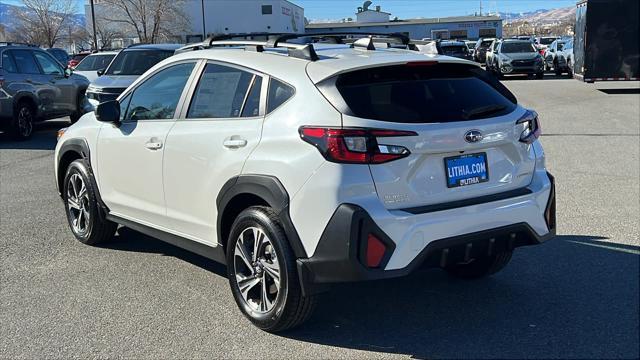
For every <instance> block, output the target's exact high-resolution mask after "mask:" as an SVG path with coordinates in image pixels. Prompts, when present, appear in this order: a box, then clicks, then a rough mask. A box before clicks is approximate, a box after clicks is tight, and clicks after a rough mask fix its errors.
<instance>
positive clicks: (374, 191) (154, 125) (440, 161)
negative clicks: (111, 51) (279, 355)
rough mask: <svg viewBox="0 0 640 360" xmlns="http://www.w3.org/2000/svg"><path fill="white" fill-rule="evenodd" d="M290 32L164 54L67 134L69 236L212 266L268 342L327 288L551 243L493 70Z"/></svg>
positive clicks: (527, 143) (453, 268) (527, 138)
mask: <svg viewBox="0 0 640 360" xmlns="http://www.w3.org/2000/svg"><path fill="white" fill-rule="evenodd" d="M292 38H293V36H288V37H284V38H280V39H276V40H273V39H271V40H269V41H265V42H259V41H246V40H244V41H212V42H211V43H209V44H206V45H205V46H200V48H208V47H210V48H209V49H203V50H197V51H185V52H183V53H180V54H177V55H174V56H172V57H170V58H168V59H166V60H164V61H162V62H160V63H159V64H157V65H156V66H154V67H153V68H151V69H150V70H149V71H147V72H146V73H145V74H144V75H142V76H141V77H140V78H139V79H137V80H136V81H135V82H134V83H133V84H132V85H131V86H129V87H128V88H127V89H126V90H125V91H124V92H123V93H122V94H121V95H120V96H119V97H118V99H117V100H116V101H108V102H105V103H102V104H100V105H99V106H98V107H97V109H96V111H95V113H89V114H86V115H85V116H83V117H82V118H81V119H80V121H79V122H78V123H76V124H74V125H73V126H71V127H70V128H68V129H67V130H66V131H65V132H64V134H63V135H62V136H61V137H60V138H59V141H58V145H57V147H56V154H55V159H56V160H55V161H56V163H55V169H56V171H55V173H56V181H57V186H58V189H59V191H60V193H61V196H62V198H63V200H64V203H65V208H66V212H67V217H68V221H69V226H70V228H71V231H72V232H73V234H74V235H75V237H76V238H77V239H78V240H80V241H81V242H83V243H85V244H97V243H100V242H103V241H107V240H109V239H111V238H112V237H113V236H114V232H115V230H116V226H117V224H120V225H124V226H127V227H130V228H132V229H135V230H138V231H140V232H142V233H145V234H149V235H151V236H155V237H157V238H159V239H161V240H163V241H167V242H169V243H172V244H175V245H177V246H181V247H184V248H186V249H188V250H191V251H193V252H196V253H198V254H201V255H203V256H207V257H209V258H212V259H214V260H217V261H219V262H222V263H226V264H227V267H228V275H229V282H230V285H231V290H232V293H233V295H234V298H235V300H236V302H237V303H238V305H239V307H240V309H241V310H242V312H243V313H244V314H245V315H246V316H247V317H248V318H249V319H250V320H251V321H252V322H253V323H254V324H255V325H257V326H258V327H260V328H262V329H265V330H268V331H280V330H284V329H287V328H290V327H293V326H295V325H298V324H300V323H301V322H303V321H304V320H305V319H307V318H308V317H309V316H310V314H311V310H312V308H313V306H314V303H315V299H316V295H317V294H318V293H319V292H321V291H323V290H324V289H325V288H326V287H327V285H328V284H332V283H337V282H347V281H360V280H371V279H382V278H390V277H397V276H403V275H406V274H408V273H410V272H412V271H413V270H415V269H417V268H419V267H421V266H426V267H440V268H443V269H445V270H447V271H448V272H449V273H451V274H453V275H455V276H458V277H462V278H477V277H481V276H485V275H489V274H492V273H495V272H497V271H499V270H500V269H501V268H502V267H504V266H505V265H506V264H507V262H508V261H509V259H510V258H511V254H512V251H513V250H514V249H515V248H516V247H520V246H524V245H531V244H538V243H541V242H543V241H545V240H547V239H549V238H551V237H552V236H553V235H554V234H555V195H554V183H553V177H552V176H551V175H549V174H548V173H547V170H546V168H545V157H544V152H543V150H542V146H541V145H540V142H539V141H538V137H539V135H540V126H539V123H538V117H537V115H536V113H535V112H532V111H530V110H527V109H524V108H523V107H521V106H520V105H518V104H517V102H516V99H515V97H514V96H513V95H512V94H511V93H510V92H509V91H508V90H507V89H506V88H505V87H504V86H503V85H501V84H500V83H499V82H498V81H497V80H496V79H495V78H494V77H493V76H492V75H491V74H489V73H487V72H486V71H485V70H483V69H481V68H480V67H479V66H478V65H477V64H475V63H473V62H470V61H466V60H462V59H456V58H451V57H446V56H439V55H425V54H423V53H420V52H417V51H412V50H405V49H397V48H392V47H388V46H386V44H384V45H383V44H378V43H375V40H374V39H372V38H369V39H367V38H365V39H363V40H358V41H356V42H354V43H353V45H351V46H349V45H340V44H292V43H289V42H286V41H287V39H289V40H290V41H293V40H292ZM403 44H405V45H407V47H409V48H414V46H412V44H411V43H409V42H408V41H407V40H406V39H403ZM219 45H222V46H226V47H221V46H219ZM229 45H237V46H236V47H229ZM376 47H377V49H376ZM183 50H188V49H183Z"/></svg>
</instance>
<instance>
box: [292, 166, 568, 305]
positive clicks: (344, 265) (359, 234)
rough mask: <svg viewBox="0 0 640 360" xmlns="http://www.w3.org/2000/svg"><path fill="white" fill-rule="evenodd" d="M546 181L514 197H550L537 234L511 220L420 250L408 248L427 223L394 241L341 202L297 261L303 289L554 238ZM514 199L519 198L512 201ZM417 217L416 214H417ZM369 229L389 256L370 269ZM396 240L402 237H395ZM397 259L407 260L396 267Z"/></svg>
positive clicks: (389, 274)
mask: <svg viewBox="0 0 640 360" xmlns="http://www.w3.org/2000/svg"><path fill="white" fill-rule="evenodd" d="M547 185H548V186H546V187H545V188H544V191H538V192H537V194H536V193H532V194H530V195H523V196H517V197H514V198H512V199H510V200H511V202H512V203H525V202H526V200H525V198H526V197H527V196H535V195H544V196H546V199H545V201H544V204H543V207H542V209H537V210H536V211H538V215H537V216H539V217H541V218H542V219H543V220H542V221H543V223H545V224H546V226H544V227H545V228H546V230H547V232H546V233H544V234H539V233H538V232H537V231H536V230H535V229H534V227H533V226H532V225H530V223H529V222H528V221H516V222H514V223H511V224H508V225H502V226H496V227H492V228H489V229H486V230H481V231H474V232H469V233H463V234H460V235H455V236H451V237H444V238H441V239H437V240H433V241H430V242H429V243H428V244H427V245H426V246H424V247H423V248H422V249H421V250H419V251H410V250H414V249H415V247H414V243H415V241H414V240H415V239H416V236H417V235H416V234H422V232H425V231H429V228H428V227H426V226H420V228H419V229H416V228H415V227H409V228H407V229H406V231H407V234H406V236H405V239H397V240H395V241H394V240H392V239H391V238H390V237H389V235H388V234H387V233H386V232H385V231H383V230H382V229H381V228H380V227H379V226H378V224H376V222H375V221H374V220H373V219H372V218H371V216H370V215H369V213H368V212H367V211H366V210H364V209H363V208H361V207H360V206H357V205H353V204H342V205H340V206H339V207H338V209H337V210H336V211H335V213H334V214H333V216H332V217H331V220H330V221H329V223H328V225H327V227H326V228H325V230H324V232H323V234H322V236H321V238H320V241H319V243H318V247H317V248H316V251H315V253H314V254H313V256H312V257H310V258H306V259H298V260H297V267H298V274H299V276H300V282H301V286H302V288H303V291H304V292H305V293H313V292H317V291H321V290H323V288H324V287H325V286H326V285H328V284H331V283H339V282H353V281H364V280H376V279H386V278H393V277H400V276H405V275H407V274H409V273H411V272H413V271H414V270H416V269H418V268H422V267H444V266H446V265H449V264H454V263H458V262H463V261H469V260H470V259H474V258H477V257H482V256H488V255H491V254H493V253H496V252H501V251H507V250H513V249H515V248H517V247H521V246H527V245H536V244H541V243H543V242H545V241H547V240H549V239H551V238H552V237H554V236H555V233H556V220H555V217H556V214H555V184H554V178H553V176H551V175H550V174H549V175H548V183H547ZM514 199H515V200H516V201H513V200H514ZM508 200H509V199H504V200H501V201H497V202H495V203H496V204H498V205H497V208H503V207H504V205H502V204H501V202H503V201H508ZM485 205H487V204H485ZM469 208H472V207H469ZM469 208H464V209H469ZM507 210H508V209H507ZM508 211H512V210H508ZM432 214H433V213H430V214H425V215H422V216H430V215H432ZM495 214H496V215H497V214H499V212H496V213H495ZM490 215H492V214H490ZM414 217H418V216H416V215H414ZM521 220H522V219H521ZM538 220H539V219H538ZM460 221H461V222H464V221H465V219H464V217H461V218H460ZM399 222H401V220H399ZM538 225H539V224H538ZM537 227H539V226H537ZM436 231H437V230H436ZM369 234H373V235H374V236H376V237H377V238H378V239H380V240H381V241H382V243H384V245H385V247H386V251H385V255H384V257H383V259H382V262H381V263H380V265H379V267H377V268H368V267H367V266H366V265H365V264H366V261H365V259H366V254H367V248H366V247H367V237H368V235H369ZM420 236H422V235H420ZM398 240H400V241H399V242H396V241H398ZM407 242H409V243H410V244H409V246H406V243H407ZM408 252H409V253H411V254H412V256H413V257H412V258H411V259H407V258H406V256H407V255H408ZM398 257H400V258H402V260H401V261H395V262H392V259H396V260H397V258H398ZM394 263H395V264H396V265H397V264H402V263H406V264H405V265H404V266H402V267H397V266H394Z"/></svg>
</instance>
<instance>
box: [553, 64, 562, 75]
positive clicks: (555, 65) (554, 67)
mask: <svg viewBox="0 0 640 360" xmlns="http://www.w3.org/2000/svg"><path fill="white" fill-rule="evenodd" d="M553 69H554V70H555V71H556V76H562V69H560V65H558V61H557V60H556V61H554V62H553Z"/></svg>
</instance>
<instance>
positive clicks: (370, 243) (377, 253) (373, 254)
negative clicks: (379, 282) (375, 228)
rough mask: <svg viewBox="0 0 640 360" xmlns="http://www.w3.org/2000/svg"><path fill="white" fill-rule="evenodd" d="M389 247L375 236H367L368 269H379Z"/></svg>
mask: <svg viewBox="0 0 640 360" xmlns="http://www.w3.org/2000/svg"><path fill="white" fill-rule="evenodd" d="M385 251H387V247H386V246H385V245H384V243H383V242H382V241H380V239H378V238H377V237H376V236H375V235H373V234H369V236H367V267H370V268H377V267H378V266H380V263H381V262H382V258H383V257H384V253H385Z"/></svg>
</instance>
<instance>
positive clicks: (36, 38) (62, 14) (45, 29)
mask: <svg viewBox="0 0 640 360" xmlns="http://www.w3.org/2000/svg"><path fill="white" fill-rule="evenodd" d="M22 2H23V4H24V8H22V9H20V8H18V9H15V10H14V11H13V13H12V15H13V16H14V17H15V19H16V20H17V23H18V25H17V27H16V29H15V31H14V33H13V34H12V35H13V37H14V38H16V40H21V41H26V42H30V43H33V44H37V45H45V46H48V47H50V48H51V47H53V46H54V45H55V44H56V43H57V42H58V41H59V40H60V39H61V38H62V37H63V32H62V29H63V28H64V27H65V26H66V25H67V22H68V21H69V19H70V18H71V16H72V15H73V14H74V10H75V5H74V2H73V0H22ZM25 8H26V9H25Z"/></svg>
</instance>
